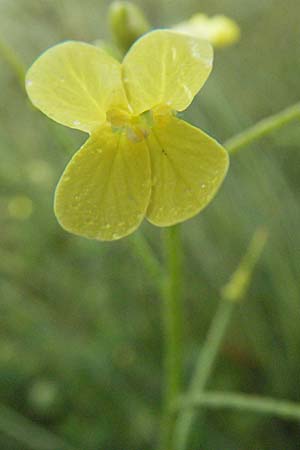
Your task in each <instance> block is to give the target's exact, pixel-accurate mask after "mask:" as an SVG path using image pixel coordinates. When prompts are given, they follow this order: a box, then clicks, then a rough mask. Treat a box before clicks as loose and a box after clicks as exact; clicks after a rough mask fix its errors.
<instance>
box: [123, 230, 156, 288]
mask: <svg viewBox="0 0 300 450" xmlns="http://www.w3.org/2000/svg"><path fill="white" fill-rule="evenodd" d="M130 244H131V247H132V248H133V250H134V252H135V253H136V255H137V256H138V257H139V258H140V259H141V260H142V261H143V264H144V266H145V268H146V270H147V272H148V273H149V276H150V277H151V280H152V282H153V284H155V285H156V287H157V288H158V289H160V288H161V286H162V281H163V275H164V268H163V266H162V265H161V263H160V261H159V260H158V258H157V257H156V255H155V253H154V252H153V250H152V248H151V247H150V245H149V243H148V242H147V240H146V238H145V237H144V236H143V234H142V233H141V232H140V231H137V232H135V233H134V234H133V235H132V236H131V238H130Z"/></svg>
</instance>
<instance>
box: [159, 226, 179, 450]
mask: <svg viewBox="0 0 300 450" xmlns="http://www.w3.org/2000/svg"><path fill="white" fill-rule="evenodd" d="M164 248H165V259H166V268H167V272H166V279H165V283H164V285H163V289H162V297H163V322H164V323H163V332H164V384H163V386H164V392H163V418H162V428H161V442H160V449H161V450H166V449H168V450H172V449H173V446H172V435H173V428H174V419H175V417H174V414H173V404H174V401H175V400H176V399H177V397H178V396H179V395H180V392H181V386H182V366H183V364H182V360H183V322H184V317H183V316H184V314H183V298H182V293H183V270H182V269H183V264H182V241H181V230H180V226H179V225H176V226H173V227H168V228H166V229H165V231H164Z"/></svg>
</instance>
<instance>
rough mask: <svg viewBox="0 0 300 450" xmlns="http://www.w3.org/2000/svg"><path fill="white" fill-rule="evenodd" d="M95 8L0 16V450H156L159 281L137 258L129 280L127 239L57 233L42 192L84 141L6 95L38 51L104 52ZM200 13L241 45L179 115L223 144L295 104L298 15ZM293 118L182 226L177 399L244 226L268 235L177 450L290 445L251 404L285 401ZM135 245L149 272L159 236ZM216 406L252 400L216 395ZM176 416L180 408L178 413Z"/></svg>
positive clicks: (97, 2)
mask: <svg viewBox="0 0 300 450" xmlns="http://www.w3.org/2000/svg"><path fill="white" fill-rule="evenodd" d="M109 3H110V2H108V1H107V2H104V1H101V0H89V1H88V2H81V1H79V0H72V1H71V0H52V1H44V2H40V1H38V0H27V1H26V2H13V1H9V0H2V1H1V3H0V88H1V102H0V153H1V163H0V189H1V191H0V212H1V214H0V229H1V241H0V448H1V449H3V450H46V449H48V450H64V449H66V450H67V449H70V450H71V449H73V450H114V449H115V450H148V449H149V450H150V449H153V448H155V446H156V445H157V431H158V429H159V422H160V412H161V411H160V410H161V397H162V388H161V386H162V378H163V373H162V364H163V363H162V361H163V347H162V340H163V332H162V320H161V310H162V308H163V305H162V302H161V300H160V298H159V294H158V291H157V288H156V287H157V284H156V282H155V280H159V281H160V266H159V265H157V261H156V259H155V258H153V256H152V255H151V254H150V255H148V259H147V268H146V269H144V267H143V266H142V264H141V259H140V257H139V256H138V255H139V254H141V253H142V254H143V253H144V252H145V245H146V244H145V242H144V241H143V240H141V239H140V235H139V234H136V235H133V236H132V237H129V238H126V239H123V240H121V241H119V242H115V243H97V242H94V241H87V240H84V239H81V238H78V237H75V236H72V235H70V234H67V233H66V232H64V231H63V230H62V229H61V228H60V227H59V225H58V224H57V222H56V219H55V217H54V214H53V193H54V189H55V185H56V182H57V180H58V177H59V176H60V174H61V172H62V169H63V168H64V166H65V165H66V163H67V162H68V160H69V159H70V155H71V154H72V152H73V151H74V149H75V148H78V147H79V146H80V145H81V144H82V143H83V142H84V140H85V138H86V137H85V135H84V134H83V133H79V132H76V131H71V130H69V129H65V128H63V127H61V126H60V125H57V124H55V123H52V122H50V121H49V120H48V119H47V118H45V117H44V116H42V115H41V114H40V113H39V112H38V111H36V110H34V109H33V108H32V107H31V106H30V105H29V102H28V100H27V99H26V96H25V94H24V90H23V87H22V85H21V84H20V79H21V74H22V64H24V67H28V66H29V65H30V64H31V63H32V61H33V60H34V59H35V58H36V57H37V56H38V55H39V54H40V53H41V52H42V51H43V50H44V49H46V48H48V47H50V46H52V45H53V44H55V43H58V42H60V41H62V40H65V39H79V40H84V41H90V42H93V41H95V40H97V39H105V38H107V37H108V36H109V30H108V26H107V23H106V22H105V18H106V16H107V10H108V5H109ZM136 4H138V5H139V6H141V7H142V8H143V9H144V11H145V13H146V15H147V17H148V18H149V20H150V22H152V23H153V24H154V25H155V26H157V27H161V26H168V25H172V24H174V23H178V22H180V21H182V20H185V19H186V18H188V17H189V16H191V15H192V14H194V13H197V12H199V2H197V1H196V0H190V1H187V2H179V1H178V0H177V1H175V0H174V1H172V2H169V1H166V0H165V1H157V0H155V1H150V0H144V1H142V0H141V1H140V2H136ZM200 6H201V8H202V10H203V12H205V13H207V14H217V13H221V14H226V15H228V16H230V17H233V18H234V19H235V20H236V21H237V22H238V23H239V25H240V27H241V30H242V34H241V40H240V42H239V43H237V44H236V45H235V46H233V47H230V48H227V49H221V50H216V52H215V65H214V71H213V73H212V76H211V77H210V79H209V80H208V82H207V83H206V85H205V87H204V88H203V90H202V91H201V93H200V95H199V96H198V97H197V98H196V99H195V101H194V103H193V105H192V107H191V108H190V109H189V110H188V111H187V112H186V113H185V116H184V117H185V118H186V119H187V120H189V121H190V122H192V123H194V124H195V125H197V126H200V127H201V128H202V129H204V130H206V131H207V132H209V133H210V134H211V135H213V136H215V137H216V138H217V139H218V140H219V141H221V142H225V141H226V140H229V139H230V138H231V137H232V136H233V135H235V134H236V133H239V132H241V131H243V130H244V129H245V128H247V127H249V126H251V125H252V124H254V123H255V122H257V121H258V120H260V119H262V118H264V117H267V116H269V115H271V114H276V113H278V112H279V111H281V110H282V109H284V108H286V107H289V106H290V105H292V104H295V103H297V102H298V101H299V94H300V83H299V73H300V59H299V46H298V42H300V28H299V25H298V20H299V19H298V18H299V14H300V5H297V4H296V2H295V1H293V0H287V1H286V2H275V1H272V0H263V1H262V0H245V1H243V2H241V1H239V0H221V1H220V0H219V1H216V0H214V1H209V0H203V1H202V2H201V5H200ZM10 49H13V50H14V51H15V52H16V53H17V55H19V58H20V61H21V64H20V61H19V59H18V58H17V57H16V56H15V55H14V54H11V52H10ZM297 111H298V110H297ZM294 112H295V120H294V121H293V122H291V123H290V124H288V125H286V126H285V127H283V128H282V129H281V130H280V131H279V130H278V131H274V132H273V133H272V134H268V136H266V137H265V138H263V139H260V140H257V141H256V142H254V143H253V144H251V145H250V146H248V147H245V148H244V149H242V150H240V151H239V152H237V154H236V155H235V156H234V157H232V161H231V168H230V172H229V175H228V177H227V179H226V181H225V184H224V186H223V188H222V189H221V191H220V192H219V194H218V196H217V198H216V200H215V201H214V202H213V203H212V204H211V205H209V206H208V208H207V209H206V210H205V211H204V212H203V213H202V214H200V215H199V216H197V217H196V218H194V219H192V220H190V221H189V222H187V223H185V224H184V226H183V227H182V239H183V245H184V257H183V259H184V263H185V266H186V268H185V282H184V286H183V288H184V291H185V305H184V308H185V317H184V342H183V346H184V358H185V372H184V384H185V386H188V384H189V382H190V379H191V374H192V369H193V368H194V366H195V363H196V360H197V357H198V353H199V348H200V347H201V345H202V344H203V342H204V338H205V336H206V334H207V331H208V329H209V327H210V324H211V321H212V318H213V317H214V314H215V311H216V310H217V308H218V307H217V305H218V302H219V299H220V296H221V295H222V294H220V293H221V292H222V293H223V295H225V294H224V293H225V292H227V294H228V289H227V291H226V289H225V290H223V291H222V288H223V286H224V285H226V283H227V282H228V280H229V279H230V277H231V275H232V273H233V272H234V271H235V269H236V267H237V266H238V264H239V262H240V260H241V259H242V258H243V255H244V254H245V252H246V249H247V247H248V244H249V242H250V240H251V238H252V236H253V234H254V232H255V231H256V230H257V228H258V227H262V226H263V227H264V229H265V230H267V233H268V241H267V243H266V246H265V249H264V252H263V254H262V256H261V258H260V260H259V261H258V262H257V265H256V270H255V272H254V275H253V278H252V282H251V284H250V286H249V289H248V290H247V292H246V294H245V296H243V297H244V298H243V300H242V301H241V302H239V303H238V304H237V305H235V308H234V311H233V315H232V317H231V318H230V319H231V320H230V321H229V323H228V324H227V329H226V330H225V337H224V340H223V344H222V346H221V350H220V354H219V356H218V357H216V360H215V361H214V362H215V367H214V370H213V372H212V376H211V377H210V379H209V380H205V382H206V385H207V388H208V389H209V392H210V393H207V394H205V395H204V396H203V397H199V398H194V399H193V405H194V406H195V405H197V406H196V408H199V406H200V405H201V404H202V405H203V406H204V408H203V409H202V410H201V411H202V412H201V414H200V415H199V416H198V419H197V418H196V419H195V422H194V423H195V425H194V427H193V433H192V439H191V446H190V450H198V449H199V450H200V448H201V449H202V448H203V449H205V450H254V449H257V450H283V449H284V450H296V449H298V448H299V442H300V431H299V430H300V427H299V422H297V421H296V420H291V418H292V419H295V418H296V417H298V416H297V414H298V413H297V411H294V410H293V409H289V408H287V407H286V405H285V404H280V405H277V407H278V408H279V409H278V411H277V413H276V414H274V415H273V416H272V415H269V412H270V411H271V410H272V408H273V410H274V405H273V404H272V401H273V400H270V401H269V403H267V404H264V405H262V404H261V403H259V399H257V397H256V396H258V395H263V396H265V397H268V398H271V397H272V398H273V399H274V398H278V399H280V400H290V401H293V402H300V393H299V372H300V357H299V355H300V350H299V349H300V328H299V319H300V307H299V306H300V285H299V279H300V252H299V249H300V234H299V223H300V209H299V188H300V181H299V146H300V127H299V122H297V120H298V119H297V114H298V112H296V111H291V113H294ZM262 131H263V130H262ZM229 142H230V141H229ZM231 142H232V141H231ZM141 232H142V233H143V234H144V235H145V236H146V237H147V239H148V241H149V244H150V246H151V249H153V251H154V253H155V255H157V258H158V263H159V262H160V261H162V257H163V251H164V250H163V248H162V242H161V233H160V230H159V229H158V228H155V227H153V226H150V225H148V224H147V223H145V224H144V225H143V227H142V229H141ZM146 251H147V248H146ZM170 270H172V268H170ZM174 270H176V268H175V269H174ZM228 286H230V284H227V288H228ZM229 292H231V293H232V291H229ZM228 295H229V294H228ZM215 318H216V316H215ZM214 323H215V322H214ZM204 348H205V347H204ZM206 363H207V360H206ZM201 389H202V387H201ZM217 391H218V392H219V391H226V392H228V391H234V392H235V393H238V392H242V393H245V394H253V395H255V397H254V398H251V400H249V399H248V397H246V396H242V397H241V396H237V395H236V396H235V397H231V399H228V398H227V397H226V396H223V397H222V398H220V394H218V393H217ZM218 395H219V398H218ZM247 400H249V402H248V403H247ZM218 401H219V404H221V405H222V407H220V408H219V409H218V408H216V407H215V404H216V403H218ZM255 402H256V403H255ZM257 402H258V403H257ZM181 403H182V404H183V406H184V407H187V406H190V405H189V404H188V399H186V400H185V399H182V402H179V405H180V404H181ZM237 405H238V408H239V409H235V407H237ZM175 406H176V405H174V407H175ZM177 406H178V405H177ZM280 407H281V412H282V414H281V413H280ZM268 408H269V409H268ZM257 409H260V412H261V413H263V414H257V413H256V412H254V411H256V410H257ZM283 415H285V416H286V418H285V419H283V418H282V416H283ZM197 420H198V421H197ZM165 450H168V449H165Z"/></svg>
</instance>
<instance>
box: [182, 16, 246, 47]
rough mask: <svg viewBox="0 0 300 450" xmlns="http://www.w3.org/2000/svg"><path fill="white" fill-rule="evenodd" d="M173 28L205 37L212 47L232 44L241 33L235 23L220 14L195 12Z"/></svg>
mask: <svg viewBox="0 0 300 450" xmlns="http://www.w3.org/2000/svg"><path fill="white" fill-rule="evenodd" d="M173 29H175V30H176V31H179V32H181V33H186V34H190V35H192V36H196V37H199V38H202V39H205V40H207V41H209V42H210V43H211V44H212V45H213V46H214V47H227V46H229V45H232V44H234V43H235V42H236V41H238V40H239V38H240V34H241V32H240V28H239V26H238V25H237V23H236V22H235V21H234V20H232V19H230V18H229V17H226V16H222V15H218V16H213V17H208V16H206V15H205V14H196V15H194V16H193V17H191V19H190V20H187V21H186V22H181V23H179V24H177V25H175V26H174V27H173Z"/></svg>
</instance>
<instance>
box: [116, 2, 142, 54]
mask: <svg viewBox="0 0 300 450" xmlns="http://www.w3.org/2000/svg"><path fill="white" fill-rule="evenodd" d="M109 24H110V28H111V31H112V33H113V37H114V40H115V42H116V44H117V45H118V47H119V48H120V49H121V50H122V51H123V52H126V51H127V50H128V49H129V47H130V46H131V44H133V42H134V41H136V39H138V38H139V37H140V36H141V35H142V34H144V33H146V32H147V31H149V30H150V28H151V26H150V24H149V22H148V21H147V19H146V17H145V16H144V14H143V12H142V11H141V10H140V9H139V8H138V7H137V6H136V5H134V4H133V3H131V2H126V1H116V2H113V3H112V5H111V7H110V10H109Z"/></svg>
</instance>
